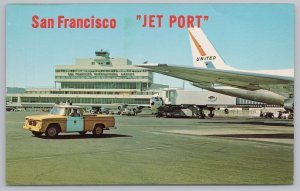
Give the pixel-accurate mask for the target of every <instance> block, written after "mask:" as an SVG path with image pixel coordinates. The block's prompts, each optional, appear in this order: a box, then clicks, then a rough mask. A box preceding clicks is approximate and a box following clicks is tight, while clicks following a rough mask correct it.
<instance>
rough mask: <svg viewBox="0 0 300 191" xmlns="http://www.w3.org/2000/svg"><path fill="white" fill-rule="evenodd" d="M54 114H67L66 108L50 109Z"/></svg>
mask: <svg viewBox="0 0 300 191" xmlns="http://www.w3.org/2000/svg"><path fill="white" fill-rule="evenodd" d="M50 114H53V115H65V108H63V107H53V108H52V109H51V111H50Z"/></svg>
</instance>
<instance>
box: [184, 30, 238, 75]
mask: <svg viewBox="0 0 300 191" xmlns="http://www.w3.org/2000/svg"><path fill="white" fill-rule="evenodd" d="M188 32H189V38H190V43H191V48H192V55H193V65H194V66H195V67H198V68H209V69H221V70H235V69H234V68H232V67H230V66H228V65H226V64H225V63H224V61H223V59H222V58H221V56H220V55H219V54H218V52H217V51H216V49H215V48H214V46H213V45H212V44H211V42H210V41H209V40H208V38H207V37H206V35H205V34H204V32H203V31H202V29H201V28H196V27H195V28H189V29H188Z"/></svg>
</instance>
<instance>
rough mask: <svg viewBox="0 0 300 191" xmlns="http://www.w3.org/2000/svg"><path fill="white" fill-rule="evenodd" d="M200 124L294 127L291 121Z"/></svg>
mask: <svg viewBox="0 0 300 191" xmlns="http://www.w3.org/2000/svg"><path fill="white" fill-rule="evenodd" d="M199 123H226V124H247V125H269V126H287V127H294V124H293V122H291V121H290V122H289V121H274V122H272V121H200V122H199Z"/></svg>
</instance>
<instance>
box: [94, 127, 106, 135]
mask: <svg viewBox="0 0 300 191" xmlns="http://www.w3.org/2000/svg"><path fill="white" fill-rule="evenodd" d="M103 128H104V127H103V125H96V126H95V128H94V130H93V135H94V136H96V137H99V136H101V135H102V134H103Z"/></svg>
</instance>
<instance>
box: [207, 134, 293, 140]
mask: <svg viewBox="0 0 300 191" xmlns="http://www.w3.org/2000/svg"><path fill="white" fill-rule="evenodd" d="M207 136H214V137H234V138H261V139H294V134H290V133H280V134H224V135H207Z"/></svg>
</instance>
